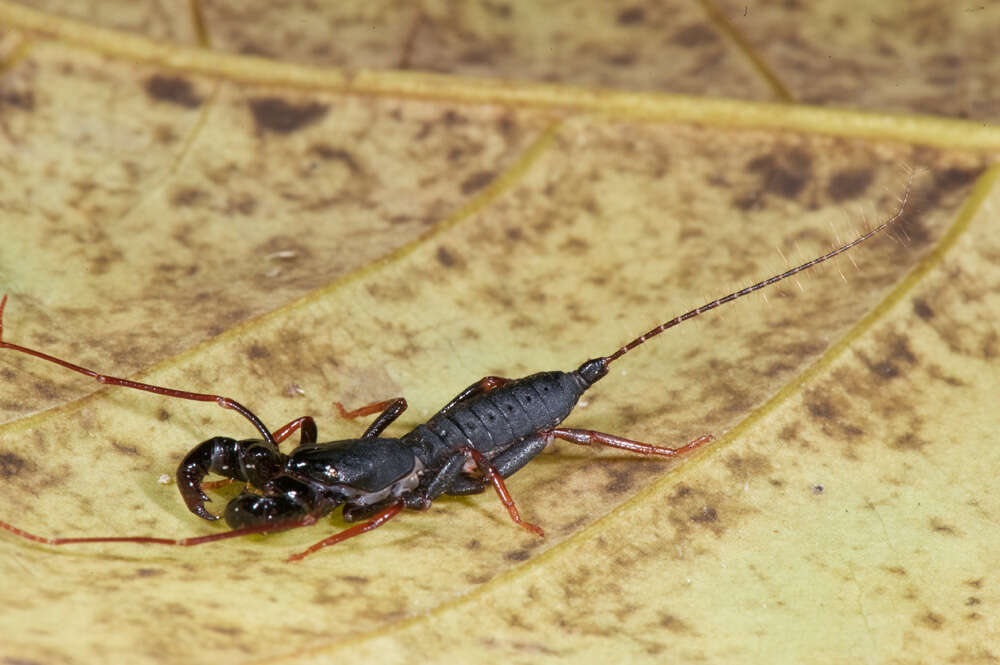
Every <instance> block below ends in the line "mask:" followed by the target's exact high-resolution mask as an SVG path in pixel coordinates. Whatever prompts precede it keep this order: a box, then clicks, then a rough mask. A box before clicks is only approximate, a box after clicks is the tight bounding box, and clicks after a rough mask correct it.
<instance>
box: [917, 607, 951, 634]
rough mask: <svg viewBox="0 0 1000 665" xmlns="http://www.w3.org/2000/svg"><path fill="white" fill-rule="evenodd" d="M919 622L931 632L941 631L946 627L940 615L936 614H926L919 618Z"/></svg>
mask: <svg viewBox="0 0 1000 665" xmlns="http://www.w3.org/2000/svg"><path fill="white" fill-rule="evenodd" d="M919 622H920V624H921V625H923V626H925V627H926V628H930V629H931V630H941V628H942V627H944V624H945V620H944V617H943V616H941V615H940V614H936V613H934V612H930V611H928V612H926V613H925V614H924V615H923V616H921V617H919Z"/></svg>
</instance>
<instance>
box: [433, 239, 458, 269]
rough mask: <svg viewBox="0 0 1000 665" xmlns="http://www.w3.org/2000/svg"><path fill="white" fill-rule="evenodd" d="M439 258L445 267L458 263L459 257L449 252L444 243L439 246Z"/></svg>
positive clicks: (451, 266) (439, 261)
mask: <svg viewBox="0 0 1000 665" xmlns="http://www.w3.org/2000/svg"><path fill="white" fill-rule="evenodd" d="M437 260H438V263H440V264H441V265H443V266H444V267H445V268H453V267H454V266H455V264H456V263H458V259H456V258H455V255H454V254H452V253H451V252H449V251H448V248H447V247H445V246H444V245H441V246H440V247H438V251H437Z"/></svg>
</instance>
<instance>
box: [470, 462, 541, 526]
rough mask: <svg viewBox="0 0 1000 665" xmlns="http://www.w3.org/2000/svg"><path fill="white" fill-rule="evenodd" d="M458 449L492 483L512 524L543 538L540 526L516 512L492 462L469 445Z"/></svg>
mask: <svg viewBox="0 0 1000 665" xmlns="http://www.w3.org/2000/svg"><path fill="white" fill-rule="evenodd" d="M459 450H460V451H461V452H463V453H465V456H466V458H468V459H471V460H472V461H474V462H475V463H476V466H477V467H478V468H479V471H480V473H482V474H483V477H485V478H486V479H487V480H489V481H490V483H491V484H492V485H493V489H495V490H496V492H497V496H498V497H500V501H501V503H503V505H504V508H506V509H507V514H508V515H510V519H512V520H513V521H514V524H517V525H519V526H521V527H523V528H525V529H527V530H528V531H530V532H532V533H534V534H536V535H538V536H542V537H543V538H544V537H545V532H544V531H542V528H541V527H540V526H538V525H537V524H532V523H531V522H525V521H524V520H522V519H521V513H519V512H518V510H517V506H516V505H515V504H514V499H512V498H511V496H510V492H508V491H507V486H506V485H505V484H504V482H503V477H502V476H501V475H500V474H499V473H497V470H496V467H494V466H493V464H492V463H491V462H490V461H489V460H488V459H486V456H485V455H483V454H482V453H481V452H479V451H478V450H476V449H475V448H473V447H471V446H463V447H462V448H459Z"/></svg>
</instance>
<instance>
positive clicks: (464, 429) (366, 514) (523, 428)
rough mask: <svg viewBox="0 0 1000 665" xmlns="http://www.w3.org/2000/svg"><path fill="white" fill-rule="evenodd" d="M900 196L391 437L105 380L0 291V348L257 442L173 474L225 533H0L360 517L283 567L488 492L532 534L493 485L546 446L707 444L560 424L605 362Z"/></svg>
mask: <svg viewBox="0 0 1000 665" xmlns="http://www.w3.org/2000/svg"><path fill="white" fill-rule="evenodd" d="M908 197H909V186H907V189H906V193H905V194H904V196H903V198H902V201H901V204H900V207H899V209H898V210H897V211H896V213H895V214H894V215H893V216H892V217H891V218H890V219H889V220H887V221H886V222H884V223H883V224H881V225H880V226H878V227H876V228H874V229H873V230H871V231H869V232H868V233H866V234H864V235H862V236H860V237H858V238H856V239H855V240H853V241H851V242H849V243H846V244H844V245H842V246H840V247H838V248H836V249H834V250H832V251H830V252H828V253H827V254H824V255H823V256H820V257H818V258H815V259H813V260H811V261H808V262H806V263H803V264H802V265H799V266H797V267H795V268H792V269H790V270H787V271H785V272H783V273H781V274H779V275H775V276H773V277H770V278H768V279H766V280H763V281H761V282H758V283H756V284H753V285H752V286H748V287H746V288H744V289H740V290H739V291H735V292H733V293H730V294H729V295H727V296H725V297H723V298H719V299H718V300H713V301H712V302H709V303H706V304H705V305H703V306H701V307H698V308H696V309H693V310H691V311H689V312H687V313H685V314H682V315H681V316H678V317H676V318H674V319H671V320H670V321H667V322H666V323H663V324H661V325H659V326H657V327H656V328H653V329H652V330H650V331H649V332H647V333H645V334H644V335H641V336H640V337H637V338H636V339H634V340H632V341H631V342H629V343H628V344H626V345H625V346H623V347H621V348H619V349H618V350H617V351H615V352H614V353H612V354H611V355H609V356H604V357H599V358H594V359H591V360H588V361H586V362H584V363H583V364H582V365H580V367H578V368H577V369H575V370H573V371H570V372H541V373H538V374H532V375H530V376H526V377H524V378H520V379H506V378H501V377H496V376H488V377H485V378H483V379H481V380H479V381H477V382H475V383H473V384H472V385H471V386H469V387H468V388H466V389H465V390H464V391H462V392H461V393H460V394H459V395H457V396H456V397H455V398H454V399H453V400H451V401H450V402H449V403H448V404H447V405H445V407H444V408H442V409H441V410H440V411H438V412H437V413H436V414H435V415H434V416H432V417H431V418H430V419H429V420H428V421H427V422H426V423H424V424H421V425H418V426H417V427H415V428H414V429H413V430H412V431H410V432H408V433H406V434H404V435H402V436H401V437H399V438H387V437H382V436H381V434H382V432H383V431H384V430H385V429H386V428H387V427H388V426H389V425H390V424H391V423H392V422H393V421H394V420H396V418H398V417H399V415H400V414H401V413H403V411H404V410H405V409H406V400H405V399H403V398H397V399H392V400H386V401H384V402H378V403H375V404H369V405H367V406H364V407H361V408H359V409H356V410H354V411H351V412H347V411H346V410H345V409H344V408H343V407H342V406H341V405H340V404H339V403H335V405H336V406H337V408H338V409H339V411H340V413H341V415H342V416H344V417H348V418H354V417H359V416H365V415H371V414H374V413H379V416H378V417H377V418H376V419H375V421H374V422H373V423H372V424H371V425H370V426H369V427H368V429H367V430H366V431H365V432H364V434H362V435H361V437H360V438H358V439H349V440H344V441H334V442H331V443H319V442H318V441H317V430H316V424H315V423H314V422H313V419H312V418H310V417H309V416H304V417H301V418H298V419H296V420H293V421H292V422H290V423H288V424H287V425H285V426H284V427H281V428H279V429H277V430H275V431H274V432H273V433H272V432H271V431H270V430H269V429H268V428H267V427H266V426H265V425H264V423H263V422H261V420H260V419H259V418H257V416H255V415H254V414H253V413H252V412H251V411H250V410H249V409H247V408H246V407H244V406H243V405H241V404H240V403H238V402H236V401H234V400H232V399H230V398H228V397H223V396H221V395H211V394H204V393H193V392H186V391H182V390H174V389H171V388H163V387H160V386H154V385H150V384H145V383H139V382H136V381H130V380H128V379H122V378H117V377H113V376H106V375H102V374H98V373H97V372H94V371H92V370H89V369H87V368H84V367H80V366H79V365H74V364H72V363H70V362H67V361H65V360H61V359H59V358H56V357H54V356H51V355H48V354H46V353H42V352H41V351H37V350H35V349H30V348H27V347H24V346H19V345H17V344H12V343H10V342H4V341H2V334H3V308H4V306H5V305H6V302H7V296H4V297H3V299H2V300H0V349H10V350H12V351H18V352H20V353H25V354H28V355H31V356H34V357H36V358H41V359H43V360H46V361H49V362H52V363H55V364H57V365H61V366H62V367H65V368H67V369H70V370H72V371H75V372H79V373H81V374H85V375H87V376H90V377H92V378H93V379H96V380H97V381H99V382H101V383H103V384H107V385H114V386H123V387H127V388H134V389H138V390H145V391H148V392H153V393H157V394H160V395H165V396H169V397H176V398H181V399H190V400H197V401H204V402H216V403H217V404H218V405H219V406H221V407H223V408H227V409H232V410H235V411H237V412H239V413H240V414H241V415H243V416H244V417H245V418H246V419H247V420H249V421H250V422H251V423H252V424H253V425H254V427H255V428H256V429H257V431H258V432H259V433H260V435H261V437H262V438H259V439H246V440H236V439H231V438H228V437H221V436H217V437H213V438H211V439H208V440H207V441H204V442H203V443H201V444H199V445H197V446H195V448H194V449H192V450H191V451H190V452H189V453H188V454H187V455H186V456H185V458H184V460H183V461H182V462H181V464H180V467H179V468H178V470H177V483H178V487H179V489H180V493H181V496H182V497H183V499H184V502H185V503H186V505H187V507H188V509H189V510H190V511H191V512H192V513H194V514H195V515H197V516H199V517H201V518H203V519H206V520H217V519H219V516H217V515H214V514H212V513H210V512H209V511H208V510H207V509H206V508H205V501H206V500H208V497H207V496H206V495H205V493H204V491H203V488H205V487H208V486H211V485H212V483H206V482H204V479H205V477H206V476H207V475H208V474H210V473H214V474H217V475H220V476H223V477H225V478H227V479H230V480H236V481H242V482H244V483H246V488H245V489H244V490H243V492H242V493H241V494H239V495H238V496H237V497H236V498H234V499H232V500H231V501H230V502H229V504H228V505H227V507H226V509H225V511H224V517H225V520H226V522H227V524H228V525H229V526H230V527H231V530H229V531H225V532H220V533H214V534H211V535H207V536H199V537H194V538H182V539H171V538H158V537H145V536H140V537H135V536H114V537H80V538H48V537H43V536H38V535H35V534H32V533H29V532H27V531H25V530H23V529H20V528H18V527H15V526H13V525H11V524H8V523H7V522H0V528H2V529H5V530H6V531H8V532H10V533H13V534H16V535H18V536H21V537H23V538H26V539H28V540H32V541H35V542H39V543H43V544H48V545H65V544H70V543H84V542H130V543H145V544H164V545H179V546H190V545H199V544H202V543H207V542H212V541H216V540H222V539H225V538H233V537H237V536H242V535H246V534H251V533H266V532H272V531H281V530H284V529H290V528H295V527H300V526H306V525H309V524H314V523H315V522H316V521H317V520H318V519H319V518H320V517H322V516H324V515H326V514H328V513H330V512H332V511H333V510H335V509H336V508H338V507H341V506H343V516H344V519H345V520H347V521H348V522H353V521H358V520H367V521H365V522H363V523H361V524H358V525H355V526H352V527H350V528H347V529H345V530H343V531H341V532H339V533H337V534H334V535H332V536H330V537H328V538H326V539H324V540H322V541H320V542H318V543H316V544H315V545H313V546H312V547H310V548H308V549H307V550H305V551H304V552H301V553H298V554H294V555H292V556H291V557H289V559H288V560H289V561H293V560H298V559H301V558H303V557H305V556H307V555H308V554H310V553H312V552H315V551H316V550H319V549H321V548H323V547H327V546H329V545H333V544H335V543H338V542H341V541H343V540H346V539H348V538H351V537H353V536H356V535H358V534H361V533H364V532H366V531H370V530H372V529H374V528H376V527H378V526H380V525H382V524H384V523H385V522H386V521H388V520H390V519H392V518H393V517H395V516H396V515H397V514H399V513H400V512H401V511H402V510H403V509H404V508H408V509H414V510H426V509H427V508H428V507H430V505H431V503H432V502H433V501H434V500H435V499H437V498H439V497H440V496H442V495H444V494H448V495H462V494H474V493H479V492H482V491H484V490H485V489H486V488H487V487H489V486H492V487H493V488H494V490H495V491H496V493H497V495H498V496H499V498H500V500H501V501H502V502H503V504H504V506H505V507H506V509H507V512H508V514H509V515H510V518H511V519H512V520H513V521H514V522H515V523H517V524H519V525H520V526H522V527H524V528H525V529H528V530H529V531H532V532H533V533H536V534H538V535H542V530H541V529H540V528H539V527H537V526H535V525H534V524H531V523H528V522H526V521H524V520H522V519H521V516H520V514H519V513H518V510H517V507H516V506H515V505H514V501H513V500H512V499H511V497H510V494H509V493H508V492H507V488H506V485H505V483H504V478H508V477H509V476H511V475H513V474H514V473H516V472H517V471H518V470H519V469H521V468H522V467H523V466H524V465H525V464H527V463H528V462H530V461H531V460H532V459H534V457H535V456H537V455H538V454H539V453H540V452H541V451H542V450H543V449H544V448H545V447H546V446H547V445H548V444H549V443H551V442H552V441H553V440H555V439H563V440H566V441H570V442H572V443H576V444H581V445H589V444H600V445H605V446H611V447H614V448H619V449H622V450H626V451H629V452H633V453H638V454H642V455H658V456H662V457H675V456H677V455H681V454H683V453H686V452H688V451H690V450H693V449H695V448H697V447H698V446H700V445H702V444H704V443H706V442H707V441H709V440H711V437H710V436H702V437H699V438H697V439H695V440H693V441H691V442H690V443H687V444H686V445H684V446H681V447H679V448H665V447H660V446H654V445H650V444H647V443H641V442H639V441H632V440H629V439H623V438H620V437H617V436H614V435H611V434H604V433H602V432H596V431H593V430H583V429H573V428H564V427H560V424H561V423H562V422H563V420H564V419H565V418H566V417H567V416H569V414H570V412H571V411H572V410H573V408H574V407H575V405H576V403H577V401H578V400H579V399H580V397H581V396H582V395H583V393H584V392H586V391H587V390H588V389H589V388H590V387H591V386H592V385H594V383H596V382H597V381H598V380H600V379H601V378H603V377H604V376H605V375H606V374H607V373H608V366H609V365H610V364H611V363H612V362H614V361H616V360H617V359H618V358H620V357H621V356H623V355H625V354H626V353H628V352H629V351H631V350H632V349H634V348H635V347H637V346H639V345H640V344H642V343H643V342H645V341H646V340H647V339H649V338H651V337H653V336H655V335H658V334H660V333H661V332H663V331H665V330H667V329H668V328H671V327H673V326H675V325H677V324H679V323H681V322H683V321H686V320H688V319H691V318H693V317H695V316H698V315H699V314H702V313H703V312H706V311H708V310H711V309H715V308H716V307H719V306H720V305H723V304H725V303H728V302H731V301H733V300H736V299H737V298H740V297H742V296H745V295H748V294H750V293H753V292H754V291H757V290H759V289H762V288H764V287H766V286H769V285H771V284H774V283H776V282H779V281H781V280H783V279H786V278H788V277H791V276H792V275H795V274H797V273H799V272H802V271H803V270H808V269H809V268H811V267H813V266H815V265H816V264H818V263H822V262H823V261H826V260H828V259H831V258H833V257H834V256H837V255H839V254H842V253H843V252H846V251H848V250H849V249H851V248H852V247H855V246H856V245H858V244H860V243H862V242H864V241H865V240H867V239H869V238H871V237H873V236H875V235H876V234H878V233H880V232H882V231H884V230H885V229H887V228H888V227H889V226H890V225H891V224H892V223H893V222H895V221H896V220H898V219H899V218H900V217H901V216H902V214H903V210H904V208H905V206H906V202H907V199H908ZM295 431H299V432H300V444H299V446H298V447H296V448H295V449H294V450H292V451H291V452H290V453H283V452H281V450H279V447H278V445H279V444H280V443H281V442H282V441H283V440H284V439H286V438H287V437H289V436H290V435H291V434H293V433H294V432H295Z"/></svg>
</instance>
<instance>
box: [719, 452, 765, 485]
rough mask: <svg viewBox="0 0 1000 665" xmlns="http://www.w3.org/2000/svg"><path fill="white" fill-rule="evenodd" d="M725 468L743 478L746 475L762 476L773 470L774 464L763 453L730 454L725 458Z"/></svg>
mask: <svg viewBox="0 0 1000 665" xmlns="http://www.w3.org/2000/svg"><path fill="white" fill-rule="evenodd" d="M726 468H727V469H728V470H729V473H731V474H732V475H734V476H736V477H737V478H738V479H740V480H743V479H745V478H746V477H748V476H764V475H767V474H769V473H771V471H772V470H773V468H774V466H773V465H772V464H771V461H770V460H769V459H768V458H767V457H766V456H765V455H753V454H749V455H730V456H729V457H727V458H726Z"/></svg>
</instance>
